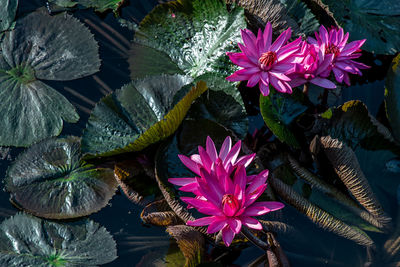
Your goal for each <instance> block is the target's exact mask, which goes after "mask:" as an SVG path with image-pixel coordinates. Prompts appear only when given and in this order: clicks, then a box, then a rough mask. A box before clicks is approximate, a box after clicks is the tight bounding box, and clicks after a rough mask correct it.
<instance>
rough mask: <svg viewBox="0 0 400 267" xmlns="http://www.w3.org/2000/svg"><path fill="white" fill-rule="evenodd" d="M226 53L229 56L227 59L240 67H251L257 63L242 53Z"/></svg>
mask: <svg viewBox="0 0 400 267" xmlns="http://www.w3.org/2000/svg"><path fill="white" fill-rule="evenodd" d="M226 55H227V56H228V57H229V59H230V60H231V61H232V62H233V64H236V65H238V66H240V67H243V68H252V67H255V66H257V65H255V64H254V63H253V62H251V61H250V60H249V59H248V58H247V57H246V55H245V54H244V53H232V52H227V53H226Z"/></svg>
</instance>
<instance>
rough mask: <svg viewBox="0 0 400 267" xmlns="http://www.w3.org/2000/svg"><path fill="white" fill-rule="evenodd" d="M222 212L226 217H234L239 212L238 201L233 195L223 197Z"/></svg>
mask: <svg viewBox="0 0 400 267" xmlns="http://www.w3.org/2000/svg"><path fill="white" fill-rule="evenodd" d="M222 210H223V212H224V214H225V215H226V216H233V215H235V213H236V212H237V211H238V210H239V201H238V199H237V198H236V197H235V196H234V195H231V194H226V195H224V196H223V197H222Z"/></svg>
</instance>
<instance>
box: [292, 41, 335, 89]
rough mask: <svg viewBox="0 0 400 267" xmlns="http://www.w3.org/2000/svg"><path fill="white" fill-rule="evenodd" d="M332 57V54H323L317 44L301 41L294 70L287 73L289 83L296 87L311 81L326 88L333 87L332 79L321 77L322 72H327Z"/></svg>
mask: <svg viewBox="0 0 400 267" xmlns="http://www.w3.org/2000/svg"><path fill="white" fill-rule="evenodd" d="M333 57H334V55H333V54H327V55H325V53H324V51H322V50H321V49H319V47H318V46H316V45H313V44H308V43H307V42H303V43H302V46H301V52H300V54H299V56H298V57H297V58H296V60H295V61H294V63H295V68H294V70H295V71H294V72H293V73H292V74H291V75H289V77H290V78H291V79H292V80H291V81H290V82H289V84H290V85H291V86H292V87H297V86H300V85H303V84H305V83H313V84H315V85H318V86H321V87H324V88H327V89H335V88H336V85H335V84H334V83H333V82H332V81H330V80H328V79H327V78H325V77H322V76H323V74H324V73H326V72H329V67H330V66H331V64H332V60H333Z"/></svg>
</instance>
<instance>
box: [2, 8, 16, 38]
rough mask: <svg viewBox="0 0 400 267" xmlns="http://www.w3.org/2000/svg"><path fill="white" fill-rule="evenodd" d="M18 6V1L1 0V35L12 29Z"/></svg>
mask: <svg viewBox="0 0 400 267" xmlns="http://www.w3.org/2000/svg"><path fill="white" fill-rule="evenodd" d="M17 6H18V0H0V7H1V8H0V33H1V32H2V31H6V30H8V29H9V28H10V27H11V24H12V22H13V21H14V18H15V14H16V12H17ZM0 39H1V38H0Z"/></svg>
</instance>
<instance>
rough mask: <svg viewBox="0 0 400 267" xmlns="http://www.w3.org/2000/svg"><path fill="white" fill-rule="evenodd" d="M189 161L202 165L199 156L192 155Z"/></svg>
mask: <svg viewBox="0 0 400 267" xmlns="http://www.w3.org/2000/svg"><path fill="white" fill-rule="evenodd" d="M190 159H191V160H193V161H194V162H196V163H197V164H200V165H203V162H202V161H201V158H200V155H199V154H193V155H191V156H190Z"/></svg>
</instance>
